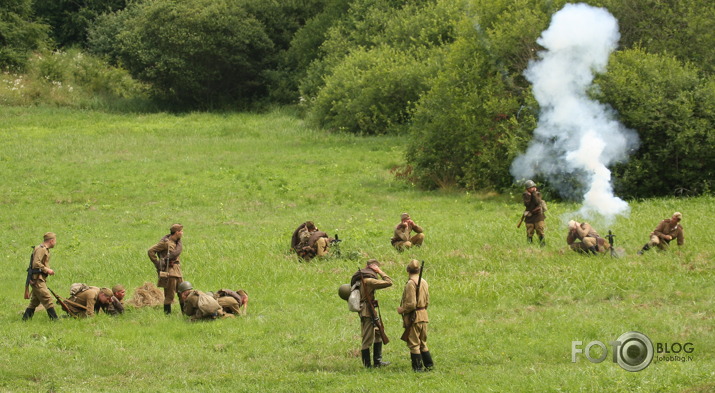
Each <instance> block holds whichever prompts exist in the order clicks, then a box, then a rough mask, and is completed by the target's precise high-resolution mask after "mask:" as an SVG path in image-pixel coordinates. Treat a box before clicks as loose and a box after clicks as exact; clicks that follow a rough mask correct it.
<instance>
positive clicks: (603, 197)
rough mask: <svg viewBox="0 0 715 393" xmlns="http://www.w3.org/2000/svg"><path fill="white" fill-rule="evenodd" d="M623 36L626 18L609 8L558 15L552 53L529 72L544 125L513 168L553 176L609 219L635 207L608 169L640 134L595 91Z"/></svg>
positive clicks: (589, 213) (522, 175) (547, 40)
mask: <svg viewBox="0 0 715 393" xmlns="http://www.w3.org/2000/svg"><path fill="white" fill-rule="evenodd" d="M619 38H620V34H619V32H618V21H617V20H616V19H615V18H614V17H613V15H611V14H610V13H609V12H608V11H606V10H605V9H603V8H595V7H591V6H589V5H586V4H582V3H580V4H567V5H566V6H564V8H562V9H561V10H560V11H559V12H557V13H555V14H554V15H553V17H552V19H551V25H550V26H549V28H548V29H547V30H545V31H543V32H542V34H541V37H540V38H539V39H538V40H537V42H538V43H539V44H540V45H541V46H543V47H544V48H545V51H542V52H540V53H539V54H538V55H539V60H537V61H532V62H531V63H530V64H529V67H528V68H527V70H526V71H525V73H524V74H525V76H526V78H527V79H528V80H529V81H530V82H531V83H532V84H533V93H534V97H535V98H536V100H537V101H538V102H539V105H540V107H541V113H540V114H539V122H538V125H537V128H536V130H534V139H533V140H532V141H531V142H530V145H529V147H528V149H527V151H526V152H525V153H524V154H523V155H521V156H519V157H517V159H516V160H514V162H513V163H512V165H511V173H512V175H513V176H514V177H515V178H516V179H519V180H522V179H530V178H533V177H537V176H539V177H542V178H545V179H546V180H547V181H548V182H549V184H550V185H551V186H553V187H555V188H556V189H557V190H558V191H559V193H561V195H562V196H564V197H568V198H572V199H574V198H577V199H579V200H581V201H582V203H583V206H582V208H581V210H580V212H579V213H580V214H581V215H583V216H584V217H591V218H593V217H594V216H601V217H602V218H605V219H606V220H607V221H610V220H611V219H613V218H615V216H616V215H627V214H628V213H629V210H630V208H629V206H628V203H626V202H625V201H624V200H622V199H620V198H618V197H616V196H615V195H614V194H613V187H612V184H611V171H610V170H609V169H608V167H607V166H608V165H610V164H613V163H617V162H622V161H625V160H627V158H628V152H629V151H632V150H634V149H635V148H637V146H638V135H637V134H636V133H635V132H633V131H632V130H629V129H626V128H625V127H624V126H623V125H621V124H620V123H619V122H618V121H616V120H615V116H614V113H613V110H612V109H610V107H608V106H605V105H603V104H601V103H598V102H596V101H593V100H591V99H590V98H589V97H588V93H587V92H588V90H589V89H591V88H592V83H593V78H594V74H595V73H602V72H604V71H605V69H606V65H607V63H608V57H609V55H610V53H611V52H612V51H613V50H614V49H615V48H616V45H617V43H618V39H619ZM574 194H575V195H574Z"/></svg>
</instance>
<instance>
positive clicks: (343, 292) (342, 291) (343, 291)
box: [338, 284, 350, 300]
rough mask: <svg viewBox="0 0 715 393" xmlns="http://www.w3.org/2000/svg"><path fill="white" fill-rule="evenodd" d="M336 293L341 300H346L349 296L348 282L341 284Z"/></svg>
mask: <svg viewBox="0 0 715 393" xmlns="http://www.w3.org/2000/svg"><path fill="white" fill-rule="evenodd" d="M338 295H339V296H340V298H341V299H343V300H348V298H349V297H350V284H343V285H341V286H340V288H338Z"/></svg>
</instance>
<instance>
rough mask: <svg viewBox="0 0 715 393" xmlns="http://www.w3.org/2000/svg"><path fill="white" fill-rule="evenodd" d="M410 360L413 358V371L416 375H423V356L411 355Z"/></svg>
mask: <svg viewBox="0 0 715 393" xmlns="http://www.w3.org/2000/svg"><path fill="white" fill-rule="evenodd" d="M410 358H412V371H414V372H416V373H421V372H422V371H424V370H422V355H420V354H419V353H410Z"/></svg>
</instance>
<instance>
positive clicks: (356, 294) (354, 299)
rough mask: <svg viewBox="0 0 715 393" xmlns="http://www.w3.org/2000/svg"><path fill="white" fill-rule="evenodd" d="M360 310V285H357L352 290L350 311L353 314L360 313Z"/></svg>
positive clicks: (349, 302) (349, 304)
mask: <svg viewBox="0 0 715 393" xmlns="http://www.w3.org/2000/svg"><path fill="white" fill-rule="evenodd" d="M360 309H361V307H360V283H356V284H355V285H353V286H352V287H351V288H350V296H349V297H348V310H349V311H352V312H360Z"/></svg>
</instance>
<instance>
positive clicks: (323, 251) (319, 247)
mask: <svg viewBox="0 0 715 393" xmlns="http://www.w3.org/2000/svg"><path fill="white" fill-rule="evenodd" d="M329 246H330V243H329V242H328V239H327V238H325V237H321V238H320V239H318V240H317V241H316V242H315V255H317V256H319V257H322V256H324V255H327V254H328V248H329Z"/></svg>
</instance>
